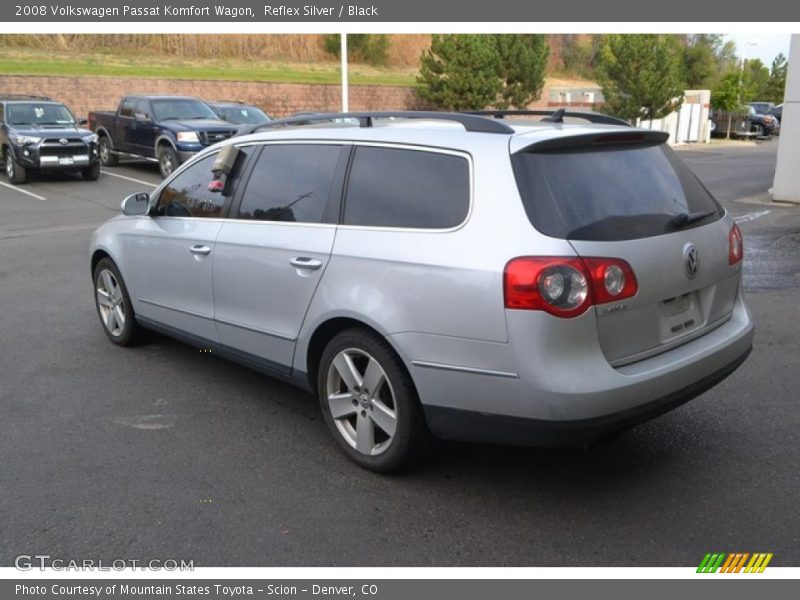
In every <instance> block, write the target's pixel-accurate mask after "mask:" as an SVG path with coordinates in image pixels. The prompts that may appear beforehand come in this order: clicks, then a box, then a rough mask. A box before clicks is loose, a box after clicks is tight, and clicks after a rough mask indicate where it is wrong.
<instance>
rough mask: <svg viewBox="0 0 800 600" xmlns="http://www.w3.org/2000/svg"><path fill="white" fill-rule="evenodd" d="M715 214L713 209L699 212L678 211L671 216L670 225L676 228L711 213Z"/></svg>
mask: <svg viewBox="0 0 800 600" xmlns="http://www.w3.org/2000/svg"><path fill="white" fill-rule="evenodd" d="M715 214H717V211H715V210H707V211H699V212H692V213H686V212H682V213H678V214H677V215H675V216H674V217H672V225H673V226H675V227H676V228H677V229H680V228H682V227H686V226H687V225H691V224H692V223H696V222H697V221H702V220H703V219H705V218H706V217H710V216H711V215H715Z"/></svg>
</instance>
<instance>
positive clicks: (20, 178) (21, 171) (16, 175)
mask: <svg viewBox="0 0 800 600" xmlns="http://www.w3.org/2000/svg"><path fill="white" fill-rule="evenodd" d="M5 168H6V177H8V181H9V182H11V183H13V184H15V185H16V184H19V183H25V181H27V179H28V175H27V173H25V167H23V166H22V165H20V164H19V163H17V161H15V160H14V155H13V154H11V151H10V150H7V151H6V160H5Z"/></svg>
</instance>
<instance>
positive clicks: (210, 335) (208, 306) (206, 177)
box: [125, 153, 246, 342]
mask: <svg viewBox="0 0 800 600" xmlns="http://www.w3.org/2000/svg"><path fill="white" fill-rule="evenodd" d="M216 156H217V155H216V153H213V154H210V155H207V156H205V157H204V158H201V159H199V160H196V161H194V162H193V163H191V164H190V165H189V166H188V167H187V168H186V169H185V170H182V171H181V172H180V173H178V174H177V175H176V176H174V177H173V178H172V179H171V180H169V181H168V182H167V183H166V184H165V185H164V186H163V187H162V188H161V190H160V192H159V193H158V196H157V198H156V206H155V210H154V214H153V216H151V217H146V218H143V219H141V220H140V221H139V223H138V226H137V228H136V230H135V232H134V233H133V234H131V235H129V236H128V237H127V239H126V243H125V244H126V249H127V255H128V256H130V261H129V263H128V275H127V277H128V278H129V279H130V280H131V283H132V284H131V285H130V289H131V291H132V292H133V294H132V295H133V296H134V297H133V298H132V300H133V302H134V308H135V310H136V313H137V316H139V317H142V318H145V319H148V320H150V321H153V322H155V323H157V324H159V325H162V326H165V327H167V328H169V329H171V330H174V333H179V334H183V335H188V336H190V337H193V338H199V339H201V340H209V341H213V342H216V341H217V330H216V326H215V324H214V301H213V293H212V279H211V274H212V264H213V261H214V251H215V248H216V239H217V235H218V233H219V231H220V228H221V227H222V223H223V216H224V214H225V211H226V210H227V208H228V203H229V199H230V198H231V195H230V193H231V192H229V191H227V190H226V193H225V194H223V193H221V192H212V191H210V190H209V183H210V182H211V181H212V178H213V175H212V172H211V166H212V164H213V162H214V160H215V158H216ZM243 158H246V155H243ZM228 188H229V189H230V190H231V191H232V190H233V189H235V185H232V186H228Z"/></svg>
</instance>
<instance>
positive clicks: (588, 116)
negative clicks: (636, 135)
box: [466, 108, 631, 127]
mask: <svg viewBox="0 0 800 600" xmlns="http://www.w3.org/2000/svg"><path fill="white" fill-rule="evenodd" d="M466 114H469V115H478V116H482V117H494V118H495V119H504V118H506V117H544V118H543V119H542V121H546V122H548V123H563V122H564V117H572V118H575V119H585V120H586V121H589V122H590V123H600V124H603V125H624V126H625V127H630V126H631V124H630V123H628V122H627V121H624V120H622V119H620V118H619V117H612V116H611V115H604V114H601V113H596V112H590V111H577V110H567V109H566V108H559V109H558V110H556V111H551V110H470V111H466Z"/></svg>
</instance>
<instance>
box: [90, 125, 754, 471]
mask: <svg viewBox="0 0 800 600" xmlns="http://www.w3.org/2000/svg"><path fill="white" fill-rule="evenodd" d="M570 116H572V117H576V116H580V117H582V118H583V120H584V121H585V122H581V123H567V122H564V114H563V111H559V112H558V113H556V114H555V115H552V116H550V117H546V118H545V119H543V120H541V121H538V122H530V123H527V124H521V123H520V122H519V121H515V120H514V119H503V120H501V119H495V118H491V117H487V116H480V115H474V114H473V115H467V114H455V113H348V114H342V115H318V116H311V117H309V116H304V117H302V123H304V125H305V126H302V127H300V126H292V125H293V124H294V123H293V121H292V120H291V119H286V120H283V121H273V122H271V123H269V124H267V125H266V126H263V127H262V128H261V131H257V132H255V133H252V134H248V135H243V136H240V137H236V138H233V139H230V140H228V141H226V142H223V143H222V144H220V145H217V146H214V147H211V148H209V149H207V150H206V151H204V152H203V153H201V154H199V155H198V156H196V157H195V158H194V159H193V160H191V161H190V162H188V163H186V164H185V165H184V166H182V167H181V168H180V169H178V170H177V171H176V172H175V173H174V174H173V175H172V176H170V177H169V178H167V179H166V180H165V181H164V182H163V183H162V184H161V185H160V186H159V187H158V188H157V189H156V190H155V191H154V192H153V193H151V194H147V193H140V194H134V195H133V196H130V197H128V198H126V199H125V201H124V202H123V205H122V209H123V215H121V216H118V217H115V218H113V219H111V220H110V221H108V222H107V223H105V224H104V225H102V226H101V227H100V228H99V229H97V231H95V233H94V235H93V237H92V242H91V252H90V256H91V271H92V276H93V281H94V290H95V300H96V304H97V312H98V315H99V317H100V320H101V322H102V325H103V328H104V329H105V333H106V334H107V336H108V337H109V338H110V339H111V341H112V342H114V343H116V344H118V345H121V346H125V345H129V344H132V343H134V342H135V341H136V340H137V338H138V337H139V334H140V333H141V330H142V329H149V330H155V331H158V332H161V333H163V334H166V335H168V336H173V337H175V338H178V339H180V340H183V341H185V342H187V343H189V344H194V345H197V346H200V347H203V348H212V349H213V351H214V353H215V354H218V355H222V356H225V357H228V358H230V359H233V360H236V361H239V362H241V363H243V364H245V365H248V366H250V367H253V368H256V369H260V370H263V371H265V372H267V373H270V374H272V375H274V376H277V377H280V378H283V379H286V380H289V381H291V382H294V383H295V384H297V385H299V386H301V387H303V388H305V389H307V390H309V391H311V392H313V393H315V394H316V395H317V396H318V397H319V401H320V405H321V407H322V413H323V415H324V418H325V421H326V423H327V425H328V427H329V428H330V431H331V432H332V434H333V436H334V438H335V439H336V441H337V442H338V444H339V446H340V447H341V448H342V449H343V450H344V452H345V453H346V454H347V455H348V456H349V457H350V458H351V459H352V460H354V461H355V462H356V463H358V464H359V465H361V466H363V467H366V468H368V469H372V470H375V471H388V470H392V469H396V468H398V467H400V466H401V465H403V464H404V463H406V462H407V461H408V459H409V458H411V457H413V456H415V455H417V454H418V451H419V449H420V448H421V447H423V446H424V445H425V442H426V441H427V440H428V436H429V435H430V434H433V436H436V437H440V438H445V439H458V440H472V441H482V442H495V443H510V444H528V445H542V446H558V445H587V444H589V443H590V442H592V441H594V440H596V439H598V438H600V437H602V436H604V435H607V434H609V433H611V432H614V431H616V430H619V429H622V428H625V427H629V426H631V425H633V424H635V423H638V422H641V421H643V420H646V419H649V418H652V417H654V416H656V415H658V414H661V413H663V412H665V411H667V410H669V409H671V408H674V407H676V406H678V405H679V404H681V403H683V402H685V401H687V400H689V399H691V398H694V397H695V396H697V395H698V394H700V393H702V392H704V391H705V390H707V389H709V388H710V387H712V386H713V385H715V384H716V383H718V382H719V381H721V380H722V379H724V378H725V377H727V376H728V375H730V374H731V373H732V372H733V371H734V370H735V369H736V368H737V367H738V366H739V365H741V364H742V362H743V361H744V360H745V358H746V357H747V355H748V353H749V352H750V349H751V345H752V339H753V323H752V320H751V316H750V313H749V311H748V308H747V306H746V305H745V302H744V299H743V297H742V289H741V268H742V252H743V245H742V235H741V233H740V231H739V228H738V227H737V226H736V225H735V224H734V222H733V221H732V219H731V218H730V216H729V215H728V214H727V213H726V211H725V210H724V209H723V208H722V207H721V206H720V205H719V204H718V203H717V202H716V201H715V200H714V198H713V197H712V196H711V194H710V193H709V192H708V190H707V189H706V188H705V187H704V186H703V185H702V184H701V183H700V181H698V179H697V178H696V177H695V176H694V175H693V174H692V173H691V171H690V170H689V169H688V168H687V167H686V166H685V165H684V163H683V162H682V161H681V160H680V159H679V158H678V157H677V156H676V155H675V154H674V153H673V151H672V150H671V149H670V148H669V147H668V146H667V144H666V135H665V134H663V133H660V132H653V131H646V130H638V129H634V128H631V127H628V126H625V125H624V124H620V123H621V122H616V121H615V120H614V119H612V118H609V117H605V116H602V115H594V114H582V115H576V114H572V115H570V113H567V117H568V120H572V121H574V120H575V119H569V117H570ZM309 123H310V125H309ZM315 123H316V124H315ZM353 124H355V126H353ZM359 125H360V126H359Z"/></svg>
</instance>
